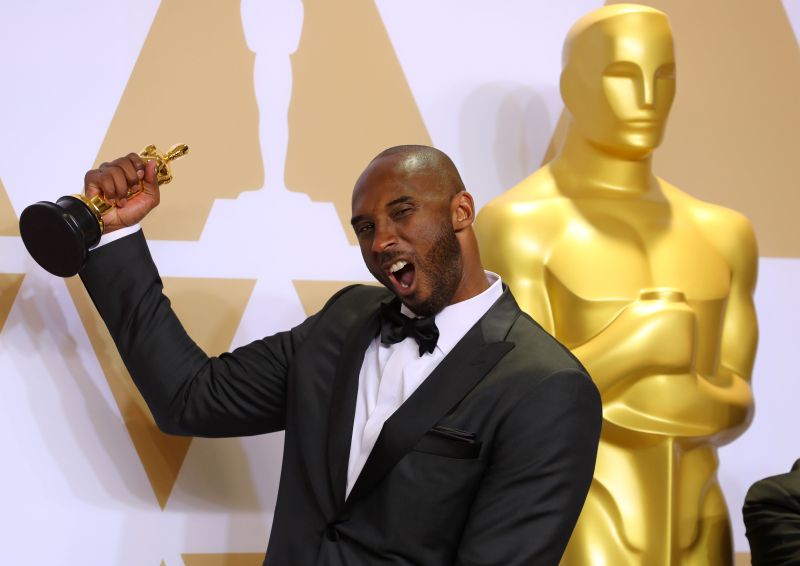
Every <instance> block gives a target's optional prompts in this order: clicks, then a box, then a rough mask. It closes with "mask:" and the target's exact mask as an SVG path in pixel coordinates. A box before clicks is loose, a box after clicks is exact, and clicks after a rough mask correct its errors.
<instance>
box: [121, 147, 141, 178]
mask: <svg viewBox="0 0 800 566" xmlns="http://www.w3.org/2000/svg"><path fill="white" fill-rule="evenodd" d="M125 157H126V158H127V159H128V161H130V162H131V163H132V164H133V168H134V169H136V173H137V176H138V177H139V179H142V178H143V177H144V169H145V161H144V159H142V156H141V155H139V154H138V153H129V154H128V155H126V156H125Z"/></svg>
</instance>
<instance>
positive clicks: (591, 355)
mask: <svg viewBox="0 0 800 566" xmlns="http://www.w3.org/2000/svg"><path fill="white" fill-rule="evenodd" d="M693 338H694V315H693V313H692V312H691V310H690V309H689V307H688V306H687V305H686V304H685V303H671V302H666V301H644V302H634V303H631V304H630V305H628V306H626V307H625V308H624V309H622V310H621V311H620V312H619V313H618V314H617V316H616V317H615V318H614V319H613V320H611V321H610V322H609V324H608V325H606V327H605V328H603V329H602V330H601V331H600V332H598V333H597V334H595V335H594V336H593V337H592V338H590V339H589V340H587V341H586V342H584V343H583V344H581V345H579V346H577V347H575V348H573V350H572V352H573V353H574V354H575V356H576V357H577V358H578V359H579V360H581V362H582V363H583V365H584V366H585V367H586V369H587V370H588V371H589V374H590V375H591V376H592V378H593V379H594V381H595V383H596V384H597V387H598V389H600V392H601V393H603V392H604V391H607V390H609V389H610V388H612V387H614V386H616V385H620V384H622V383H624V382H626V381H632V380H636V379H638V378H641V377H644V376H647V375H656V374H670V373H683V372H688V371H689V370H690V367H691V363H692V350H693V347H694V344H693V342H694V339H693Z"/></svg>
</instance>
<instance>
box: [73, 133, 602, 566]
mask: <svg viewBox="0 0 800 566" xmlns="http://www.w3.org/2000/svg"><path fill="white" fill-rule="evenodd" d="M140 178H143V181H144V186H145V190H144V194H143V195H142V196H140V197H137V198H136V199H131V200H129V201H125V200H124V195H125V194H126V192H127V191H128V187H129V186H133V185H136V184H137V183H138V179H140ZM153 181H154V171H153V165H152V164H150V163H148V164H146V165H145V164H144V163H143V162H142V161H141V160H140V159H139V158H138V156H136V155H135V154H130V155H128V156H127V157H124V158H120V159H117V160H115V161H113V162H111V163H109V164H105V165H103V166H101V168H100V169H99V170H93V171H90V172H89V173H87V175H86V183H85V184H86V187H85V190H86V193H87V195H89V196H93V195H94V194H98V193H100V192H102V193H103V194H104V195H105V196H106V197H107V198H109V199H113V200H116V201H117V202H118V203H119V205H120V206H119V207H118V208H117V209H115V210H114V211H112V212H111V213H110V214H109V215H108V216H106V217H105V218H104V220H105V222H106V233H109V232H114V231H117V230H118V229H119V228H122V227H124V226H133V228H127V229H126V231H125V232H131V233H129V234H128V233H125V232H118V234H120V233H122V234H124V235H123V236H122V237H117V238H116V239H115V240H114V241H113V242H111V243H108V244H106V245H102V246H101V247H99V248H98V249H96V250H94V251H92V253H91V254H90V257H89V261H88V262H87V264H86V267H85V268H84V269H83V271H82V272H81V279H82V280H83V282H84V284H85V285H86V288H87V289H88V291H89V294H90V295H91V297H92V300H93V301H94V303H95V305H96V306H97V308H98V310H99V311H100V314H101V315H102V317H103V319H104V320H105V322H106V324H107V326H108V328H109V331H110V332H111V334H112V336H113V337H114V340H115V342H116V344H117V347H118V348H119V351H120V354H121V355H122V359H123V360H124V361H125V364H126V366H127V368H128V370H129V372H130V374H131V376H132V377H133V380H134V382H135V383H136V385H137V386H138V387H139V389H140V391H141V392H142V395H143V396H144V398H145V400H146V401H147V403H148V405H149V407H150V409H151V411H152V413H153V416H154V417H155V420H156V422H157V423H158V425H159V426H160V427H161V429H162V430H164V431H165V432H168V433H173V434H182V435H193V436H210V437H221V436H239V435H252V434H261V433H266V432H272V431H277V430H285V433H286V436H285V449H284V455H283V463H282V473H281V482H280V487H279V490H278V499H277V504H276V509H275V517H274V522H273V527H272V532H271V534H270V540H269V548H268V549H267V555H266V559H265V561H264V564H269V565H280V566H288V565H317V564H318V565H340V566H360V565H364V566H366V565H370V566H375V565H383V564H386V565H388V564H403V565H412V564H413V565H425V566H428V565H430V566H434V565H435V566H442V565H451V564H459V565H465V566H466V565H488V564H496V565H503V566H511V565H516V564H520V565H521V564H525V565H531V564H536V565H548V564H552V565H553V566H555V565H557V564H558V562H559V559H560V557H561V554H562V552H563V550H564V548H565V546H566V544H567V541H568V539H569V536H570V533H571V532H572V529H573V526H574V525H575V522H576V520H577V518H578V514H579V513H580V510H581V507H582V505H583V501H584V499H585V497H586V493H587V491H588V488H589V484H590V482H591V479H592V472H593V470H594V463H595V455H596V450H597V442H598V438H599V433H600V422H601V414H600V412H601V409H600V399H599V395H598V393H597V390H596V388H595V386H594V385H593V383H592V381H591V379H590V378H589V376H588V375H587V374H586V371H585V370H584V369H583V367H582V366H581V364H580V363H579V362H578V361H577V360H576V359H575V358H574V357H573V356H572V355H571V354H570V353H569V351H568V350H566V349H565V348H564V347H563V346H561V344H559V343H558V342H556V341H555V340H554V339H553V338H552V337H551V336H550V335H549V334H547V333H546V332H545V331H543V330H542V329H541V328H540V327H539V325H538V324H537V323H536V322H535V321H533V320H532V319H531V318H530V317H528V316H527V315H525V314H524V313H522V312H521V311H520V309H519V307H518V306H517V304H516V302H515V301H514V298H513V297H512V296H511V293H510V292H509V291H508V289H507V288H506V287H505V286H504V285H503V284H502V282H501V281H500V279H499V277H498V276H497V275H495V274H493V273H490V272H486V271H484V270H483V267H482V265H481V260H480V255H479V252H478V246H477V243H476V240H475V235H474V234H473V231H472V223H473V220H474V218H475V207H474V203H473V200H472V197H471V196H470V194H469V193H468V192H467V191H466V190H465V189H464V185H463V182H462V181H461V177H460V176H459V174H458V171H457V170H456V168H455V166H454V165H453V163H452V161H451V160H450V159H449V158H448V157H447V156H446V155H444V154H443V153H442V152H440V151H438V150H436V149H433V148H429V147H424V146H400V147H395V148H391V149H388V150H386V151H384V152H382V153H381V154H379V155H378V156H377V157H375V159H373V160H372V161H371V162H370V163H369V165H368V166H367V168H366V169H365V170H364V172H363V173H362V174H361V176H360V177H359V179H358V181H357V183H356V185H355V189H354V191H353V201H352V205H353V216H352V225H353V229H354V230H355V233H356V236H357V238H358V242H359V245H360V247H361V253H362V256H363V258H364V262H365V263H366V265H367V267H368V268H369V270H370V272H371V273H372V274H373V275H374V276H375V278H376V279H378V281H380V282H381V283H382V284H383V285H384V287H385V288H380V287H371V286H363V285H355V286H351V287H347V288H345V289H343V290H341V291H339V292H338V293H337V294H336V295H334V296H333V297H331V299H330V300H329V301H328V302H327V304H326V305H325V306H324V307H323V309H322V310H321V311H320V312H319V313H317V314H315V315H314V316H312V317H310V318H308V319H307V320H306V321H304V322H303V323H301V324H300V325H298V326H296V327H295V328H293V329H291V330H289V331H286V332H281V333H278V334H275V335H273V336H269V337H267V338H264V339H261V340H257V341H255V342H253V343H251V344H248V345H246V346H243V347H240V348H238V349H236V350H234V351H233V352H231V353H226V354H222V355H220V356H218V357H211V358H209V357H208V356H206V354H205V353H203V351H202V350H201V349H200V348H199V347H197V346H196V345H195V344H194V342H192V340H191V339H190V338H189V337H188V336H187V335H186V333H185V331H184V329H183V328H182V326H181V324H180V322H179V321H178V319H177V317H176V316H175V314H174V313H173V311H172V310H171V308H170V305H169V301H168V300H167V299H166V298H165V297H164V296H163V294H162V286H161V281H160V279H159V276H158V272H157V270H156V268H155V266H154V264H153V261H152V259H151V257H150V253H149V251H148V249H147V245H146V242H145V240H144V237H143V236H142V233H141V231H140V230H138V228H136V224H137V223H138V222H139V221H140V220H141V219H142V218H144V216H145V215H146V214H147V213H148V212H149V211H150V210H152V208H153V207H155V206H156V205H157V203H158V199H159V194H158V187H157V185H156V184H155V183H154V182H153ZM324 251H325V250H324V249H320V252H321V253H324Z"/></svg>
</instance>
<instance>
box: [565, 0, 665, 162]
mask: <svg viewBox="0 0 800 566" xmlns="http://www.w3.org/2000/svg"><path fill="white" fill-rule="evenodd" d="M562 94H563V95H564V99H565V101H566V102H567V106H568V108H569V109H570V112H571V114H572V117H573V120H574V123H575V125H576V126H577V128H578V129H579V130H580V131H581V132H582V133H583V135H584V136H585V137H586V138H587V139H588V140H589V141H591V142H593V143H594V144H596V145H598V146H601V147H604V148H605V149H606V150H608V151H610V152H612V153H619V154H621V155H626V156H632V157H637V156H643V155H647V154H649V153H650V152H651V151H652V150H653V149H655V148H656V147H657V146H658V145H659V144H660V143H661V139H662V137H663V134H664V127H665V125H666V121H667V116H668V115H669V110H670V108H671V106H672V100H673V98H674V97H675V58H674V53H673V47H672V35H671V31H670V29H669V25H668V22H667V21H666V19H664V18H663V17H661V16H659V15H655V14H651V13H635V14H628V15H624V16H620V17H616V18H612V19H611V20H609V21H608V22H605V23H603V24H601V26H600V27H598V28H597V29H593V30H590V31H588V32H587V33H586V35H585V36H584V37H583V38H581V39H579V40H578V41H576V45H575V48H574V51H573V55H572V57H571V61H570V63H569V64H568V66H567V68H565V70H564V76H563V77H562Z"/></svg>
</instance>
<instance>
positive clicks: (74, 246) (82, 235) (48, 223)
mask: <svg viewBox="0 0 800 566" xmlns="http://www.w3.org/2000/svg"><path fill="white" fill-rule="evenodd" d="M188 151H189V146H187V145H185V144H177V145H174V146H172V147H171V148H170V149H169V151H167V152H166V153H161V152H160V151H158V149H156V146H154V145H148V146H147V147H145V148H144V149H143V150H142V151H141V152H140V153H139V156H140V157H141V158H142V159H144V160H145V161H155V162H156V180H157V182H158V184H159V185H165V184H167V183H169V182H170V181H171V180H172V171H171V168H170V162H171V161H174V160H175V159H178V158H179V157H182V156H183V155H186V153H187V152H188ZM141 190H142V181H141V180H140V181H139V186H138V187H133V188H131V190H129V191H128V195H127V198H129V199H131V198H136V196H137V195H138V194H139V193H140V192H141ZM113 207H114V205H113V204H112V203H110V202H108V201H107V200H106V199H105V198H104V197H103V195H95V196H93V197H91V198H89V197H87V196H86V195H83V194H76V195H69V196H63V197H61V198H60V199H58V200H57V201H56V202H55V203H52V202H47V201H41V202H37V203H35V204H32V205H30V206H28V207H27V208H25V210H23V211H22V214H21V215H20V218H19V229H20V235H21V236H22V241H23V242H24V244H25V247H26V248H27V250H28V253H30V255H31V257H33V259H34V260H36V263H38V264H39V265H40V266H42V267H43V268H44V269H46V270H47V271H49V272H50V273H52V274H53V275H58V276H59V277H71V276H73V275H75V274H77V273H78V271H80V269H81V267H82V266H83V264H84V263H85V262H86V258H87V256H88V253H89V250H90V249H92V248H93V247H94V246H96V245H97V243H98V242H99V241H100V236H101V235H102V234H103V228H104V226H103V215H104V214H105V213H107V212H108V211H109V210H111V209H112V208H113Z"/></svg>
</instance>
